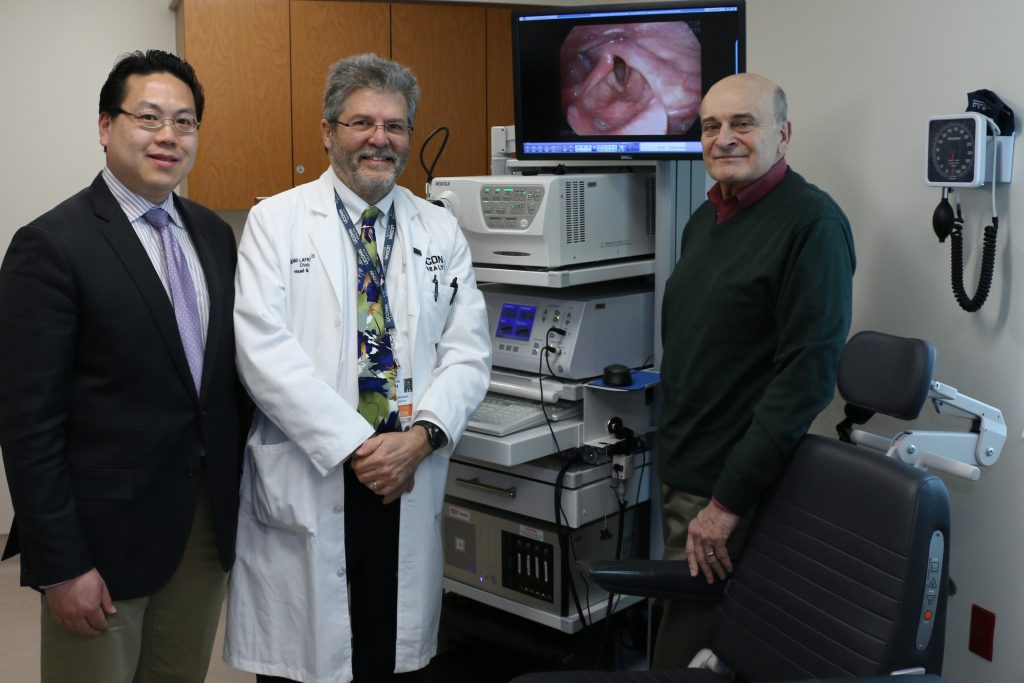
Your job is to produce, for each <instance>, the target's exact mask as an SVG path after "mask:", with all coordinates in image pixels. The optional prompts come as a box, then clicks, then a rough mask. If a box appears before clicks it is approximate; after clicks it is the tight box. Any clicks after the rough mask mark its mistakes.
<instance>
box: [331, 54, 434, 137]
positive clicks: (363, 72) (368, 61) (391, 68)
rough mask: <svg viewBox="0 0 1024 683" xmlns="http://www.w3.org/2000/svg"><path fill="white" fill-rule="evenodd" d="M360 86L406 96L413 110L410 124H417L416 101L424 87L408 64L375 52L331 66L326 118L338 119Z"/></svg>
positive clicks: (356, 56) (406, 101) (343, 60)
mask: <svg viewBox="0 0 1024 683" xmlns="http://www.w3.org/2000/svg"><path fill="white" fill-rule="evenodd" d="M360 88H369V89H370V90H379V91H382V92H391V93H400V94H401V95H403V96H404V97H405V104H406V108H407V109H408V110H409V125H410V126H411V125H412V124H413V121H414V119H415V118H416V104H417V102H419V99H420V86H419V83H417V82H416V77H415V76H413V74H412V71H410V70H409V68H408V67H406V66H403V65H401V64H399V63H398V62H392V61H390V60H388V59H382V58H380V57H378V56H377V55H375V54H373V53H367V54H363V55H355V56H353V57H346V58H345V59H342V60H339V61H337V62H335V63H334V65H333V66H331V70H330V71H329V72H327V87H326V89H325V90H324V119H326V120H327V121H337V120H338V116H340V115H341V110H342V109H343V108H344V106H345V100H346V99H348V96H349V95H351V94H352V92H353V91H355V90H358V89H360Z"/></svg>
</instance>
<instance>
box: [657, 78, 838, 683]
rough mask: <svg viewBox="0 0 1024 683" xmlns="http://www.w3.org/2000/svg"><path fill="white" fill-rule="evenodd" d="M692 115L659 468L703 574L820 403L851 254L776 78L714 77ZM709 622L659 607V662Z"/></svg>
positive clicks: (834, 351)
mask: <svg viewBox="0 0 1024 683" xmlns="http://www.w3.org/2000/svg"><path fill="white" fill-rule="evenodd" d="M700 121H701V126H702V141H703V147H704V164H705V166H706V167H707V169H708V173H709V174H710V175H711V177H712V178H713V179H715V180H716V181H717V183H716V185H715V186H714V187H712V188H711V190H710V191H709V192H708V199H709V201H707V202H704V203H703V204H702V205H701V206H700V207H699V208H698V209H697V211H696V212H694V214H693V216H692V217H691V218H690V220H689V222H688V223H687V224H686V229H685V231H684V232H683V238H682V246H681V249H680V257H679V262H678V264H677V265H676V268H675V271H674V272H673V274H672V276H671V277H670V278H669V280H668V283H667V286H666V290H665V297H664V302H663V308H662V335H663V336H662V343H663V347H664V354H663V358H662V367H661V373H662V374H661V381H662V387H663V389H664V391H663V396H664V402H663V405H662V410H661V414H660V418H659V424H658V444H659V453H658V456H659V457H658V467H659V471H660V473H661V480H662V483H663V485H662V497H663V525H664V529H665V546H666V549H665V557H666V559H683V558H686V559H687V560H689V564H690V573H691V574H692V575H693V576H697V575H698V574H703V575H704V577H705V578H706V579H707V581H708V582H709V583H711V582H714V581H716V580H723V579H725V577H726V575H727V573H728V572H730V571H732V568H733V565H732V559H733V558H734V557H735V556H736V554H737V552H738V551H739V550H740V548H741V547H742V544H743V540H744V536H745V533H746V528H747V527H748V526H749V523H750V519H751V517H752V516H753V514H754V510H755V507H756V505H757V502H758V499H759V498H760V496H761V495H762V493H763V492H764V491H765V489H766V488H767V487H769V486H770V485H771V484H773V483H774V482H775V481H777V480H778V479H779V477H780V476H781V475H782V473H783V471H784V470H785V468H786V465H787V463H788V462H789V459H790V457H791V456H792V454H793V451H794V449H795V448H796V445H797V443H798V442H799V441H800V439H801V437H803V435H804V434H805V433H806V431H807V429H808V427H809V426H810V424H811V421H812V420H813V419H814V418H815V416H816V415H817V414H818V413H819V412H820V411H821V410H822V409H823V408H825V406H827V405H828V403H829V402H830V401H831V400H832V396H833V392H834V387H835V376H836V365H837V363H838V361H839V354H840V352H841V351H842V348H843V345H844V343H845V341H846V336H847V333H848V332H849V328H850V308H851V299H852V292H851V289H852V277H853V270H854V265H855V258H854V249H853V236H852V234H851V232H850V225H849V222H848V221H847V219H846V216H845V215H844V214H843V212H842V210H841V209H840V208H839V207H838V206H837V205H836V203H835V202H834V201H833V200H832V198H831V197H829V196H828V195H827V194H826V193H825V192H823V191H821V190H820V189H818V188H817V187H815V186H814V185H811V184H809V183H808V182H807V181H805V180H804V179H803V178H802V177H801V176H800V175H799V174H797V173H796V172H794V171H792V170H791V169H789V167H788V166H787V164H786V161H785V158H784V155H785V153H786V148H787V147H788V146H789V141H790V136H791V132H792V127H791V125H790V122H789V121H788V120H787V114H786V97H785V94H784V93H783V92H782V90H781V89H780V88H779V87H778V86H777V85H775V84H774V83H772V82H771V81H769V80H768V79H766V78H764V77H762V76H757V75H754V74H738V75H735V76H730V77H728V78H725V79H723V80H721V81H719V82H718V83H716V84H715V85H714V86H713V87H712V88H711V90H709V91H708V93H707V95H706V96H705V97H704V101H703V102H702V103H701V109H700ZM716 621H717V604H710V605H705V604H701V605H693V604H686V603H682V602H674V601H669V602H668V603H667V605H666V609H665V612H664V614H663V618H662V624H661V627H660V629H659V631H658V641H657V646H656V648H655V653H654V666H655V668H659V669H662V668H671V667H683V666H686V665H687V664H688V663H689V660H690V658H691V657H692V656H693V655H694V654H696V652H697V651H698V650H699V649H700V648H702V647H708V646H710V643H711V641H712V640H713V637H714V631H715V624H716Z"/></svg>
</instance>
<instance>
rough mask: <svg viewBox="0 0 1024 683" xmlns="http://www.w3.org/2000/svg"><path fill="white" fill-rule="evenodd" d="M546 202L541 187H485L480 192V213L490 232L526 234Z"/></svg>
mask: <svg viewBox="0 0 1024 683" xmlns="http://www.w3.org/2000/svg"><path fill="white" fill-rule="evenodd" d="M543 199H544V187H543V186H541V185H507V184H506V185H484V186H483V187H481V188H480V211H481V213H483V216H484V224H485V225H487V227H488V228H494V229H501V230H526V229H527V228H529V227H530V224H531V223H533V219H534V218H536V216H537V211H538V210H539V209H540V203H541V200H543Z"/></svg>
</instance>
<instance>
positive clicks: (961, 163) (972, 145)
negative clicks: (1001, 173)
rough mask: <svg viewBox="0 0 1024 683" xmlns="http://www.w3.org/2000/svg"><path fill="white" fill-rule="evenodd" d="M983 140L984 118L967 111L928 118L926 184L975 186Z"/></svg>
mask: <svg viewBox="0 0 1024 683" xmlns="http://www.w3.org/2000/svg"><path fill="white" fill-rule="evenodd" d="M984 144H985V128H984V122H983V121H982V120H981V119H980V117H977V116H972V115H969V114H966V115H959V116H945V117H943V116H934V117H932V118H931V119H930V120H929V121H928V173H927V178H926V180H927V182H928V184H929V185H937V186H941V187H978V186H979V185H981V184H982V180H983V178H984V176H983V172H984V171H983V167H982V166H981V159H982V158H983V157H984V150H983V149H979V146H980V145H984Z"/></svg>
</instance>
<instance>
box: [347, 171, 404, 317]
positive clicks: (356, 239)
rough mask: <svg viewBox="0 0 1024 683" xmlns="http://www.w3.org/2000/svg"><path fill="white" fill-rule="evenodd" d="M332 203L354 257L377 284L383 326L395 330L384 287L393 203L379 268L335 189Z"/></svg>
mask: <svg viewBox="0 0 1024 683" xmlns="http://www.w3.org/2000/svg"><path fill="white" fill-rule="evenodd" d="M334 205H335V206H336V207H337V208H338V217H339V218H340V219H341V223H342V225H344V226H345V232H346V233H348V238H349V241H351V242H352V248H353V249H355V250H356V257H357V258H358V259H359V262H360V263H361V264H363V266H364V267H365V268H366V271H367V272H368V273H369V274H370V279H372V280H373V284H374V285H376V286H377V291H379V292H380V300H381V303H382V304H383V305H384V327H385V328H386V329H387V330H388V331H389V332H393V331H394V330H395V320H394V318H392V317H391V305H390V304H389V303H388V290H387V289H385V288H384V275H385V274H386V273H387V272H388V263H390V262H391V251H392V250H393V249H394V246H395V233H396V232H397V229H398V225H397V223H396V221H395V205H394V203H393V202H392V204H391V210H390V211H388V227H387V232H386V233H385V234H384V253H383V254H382V255H381V260H380V270H378V269H377V264H375V263H374V262H373V259H372V258H370V252H368V251H367V250H366V245H365V244H363V239H362V238H361V237H360V236H359V231H358V230H356V226H355V224H354V223H353V222H352V219H351V218H349V215H348V211H346V210H345V205H344V204H343V203H342V201H341V197H339V196H338V191H337V190H335V191H334Z"/></svg>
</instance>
